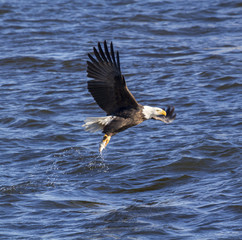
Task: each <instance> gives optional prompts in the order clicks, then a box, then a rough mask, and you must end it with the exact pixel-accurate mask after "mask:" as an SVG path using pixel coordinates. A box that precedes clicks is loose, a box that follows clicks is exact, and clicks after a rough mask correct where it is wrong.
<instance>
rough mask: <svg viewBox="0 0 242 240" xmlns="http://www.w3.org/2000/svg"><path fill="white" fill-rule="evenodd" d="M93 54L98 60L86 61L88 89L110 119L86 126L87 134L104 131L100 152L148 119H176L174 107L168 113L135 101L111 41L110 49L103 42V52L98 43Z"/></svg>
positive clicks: (91, 120)
mask: <svg viewBox="0 0 242 240" xmlns="http://www.w3.org/2000/svg"><path fill="white" fill-rule="evenodd" d="M93 51H94V55H95V57H93V56H92V55H91V54H88V57H89V58H90V60H91V61H87V76H88V77H90V78H92V80H89V81H88V90H89V92H90V93H91V94H92V96H93V98H94V99H95V101H96V103H97V104H98V105H99V107H100V108H101V109H103V110H104V111H105V112H106V113H107V116H105V117H89V118H87V119H86V120H85V124H84V125H83V127H84V128H85V130H86V131H90V132H96V131H99V130H101V131H102V132H103V133H104V137H103V140H102V142H101V143H100V147H99V152H100V153H101V152H102V151H103V149H104V148H105V147H106V146H107V144H108V143H109V141H110V138H111V137H112V136H113V135H115V134H117V133H119V132H121V131H124V130H126V129H127V128H130V127H132V126H135V125H138V124H140V123H142V122H143V121H145V120H147V119H155V120H160V121H162V122H165V123H170V122H172V121H173V120H174V119H175V117H176V114H174V107H168V108H167V109H166V111H165V110H163V109H162V108H158V107H150V106H142V105H141V104H139V103H138V102H137V101H136V99H135V98H134V96H133V95H132V93H131V92H130V91H129V89H128V87H127V85H126V82H125V79H124V76H123V75H122V73H121V69H120V61H119V52H118V51H117V52H116V54H115V52H114V49H113V44H112V42H111V43H110V48H109V49H108V46H107V42H106V41H104V50H103V48H102V46H101V44H100V42H99V43H98V49H96V48H95V47H94V48H93Z"/></svg>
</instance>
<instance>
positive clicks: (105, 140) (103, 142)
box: [99, 134, 111, 153]
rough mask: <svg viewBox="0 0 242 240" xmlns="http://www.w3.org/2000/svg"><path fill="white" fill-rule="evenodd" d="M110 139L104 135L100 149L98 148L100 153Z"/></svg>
mask: <svg viewBox="0 0 242 240" xmlns="http://www.w3.org/2000/svg"><path fill="white" fill-rule="evenodd" d="M110 139H111V136H108V135H107V134H105V135H104V137H103V140H102V142H101V143H100V147H99V152H100V153H102V151H103V149H104V148H105V147H106V146H107V145H108V143H109V141H110Z"/></svg>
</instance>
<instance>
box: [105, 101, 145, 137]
mask: <svg viewBox="0 0 242 240" xmlns="http://www.w3.org/2000/svg"><path fill="white" fill-rule="evenodd" d="M143 108H144V107H143V106H142V105H139V106H138V108H136V109H134V108H132V109H125V110H123V111H120V112H118V113H115V118H114V119H113V120H112V121H111V122H110V123H109V124H108V125H107V126H105V127H104V129H103V133H105V134H107V135H109V136H113V135H115V134H116V133H118V132H122V131H124V130H126V129H128V128H130V127H133V126H136V125H138V124H140V123H142V122H143V121H144V120H145V118H144V115H143V113H142V110H143Z"/></svg>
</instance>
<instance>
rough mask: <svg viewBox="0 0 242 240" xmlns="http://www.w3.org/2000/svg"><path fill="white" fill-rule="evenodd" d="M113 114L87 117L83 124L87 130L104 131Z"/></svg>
mask: <svg viewBox="0 0 242 240" xmlns="http://www.w3.org/2000/svg"><path fill="white" fill-rule="evenodd" d="M113 118H114V117H113V116H107V117H89V118H87V119H85V124H83V125H82V127H84V128H85V131H89V132H97V131H102V130H103V128H104V127H105V126H106V125H107V124H109V123H110V122H111V121H112V119H113Z"/></svg>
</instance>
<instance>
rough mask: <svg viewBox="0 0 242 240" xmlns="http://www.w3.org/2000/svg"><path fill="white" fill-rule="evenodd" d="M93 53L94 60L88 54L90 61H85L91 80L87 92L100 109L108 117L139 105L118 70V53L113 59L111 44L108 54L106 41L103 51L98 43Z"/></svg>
mask: <svg viewBox="0 0 242 240" xmlns="http://www.w3.org/2000/svg"><path fill="white" fill-rule="evenodd" d="M93 51H94V55H95V57H96V58H94V57H93V56H92V55H91V54H88V57H89V58H90V60H91V61H87V76H88V77H90V78H92V80H90V81H88V90H89V92H90V93H91V94H92V96H93V98H94V99H95V101H96V102H97V104H98V105H99V106H100V108H102V109H103V110H104V111H105V112H106V113H107V114H108V115H111V114H115V113H117V112H119V111H120V110H122V109H126V108H137V107H138V106H139V104H138V102H137V101H136V100H135V98H134V96H133V95H132V94H131V92H130V91H129V90H128V88H127V86H126V82H125V80H124V76H123V75H122V74H121V70H120V61H119V53H118V52H117V53H116V59H115V52H114V49H113V44H112V42H111V43H110V52H109V50H108V46H107V42H106V41H104V51H103V49H102V46H101V44H100V43H98V51H97V49H96V48H95V47H94V48H93Z"/></svg>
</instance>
